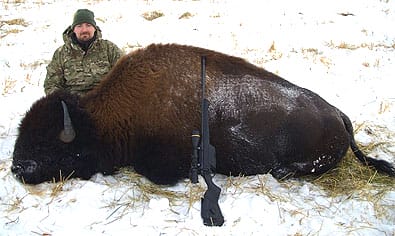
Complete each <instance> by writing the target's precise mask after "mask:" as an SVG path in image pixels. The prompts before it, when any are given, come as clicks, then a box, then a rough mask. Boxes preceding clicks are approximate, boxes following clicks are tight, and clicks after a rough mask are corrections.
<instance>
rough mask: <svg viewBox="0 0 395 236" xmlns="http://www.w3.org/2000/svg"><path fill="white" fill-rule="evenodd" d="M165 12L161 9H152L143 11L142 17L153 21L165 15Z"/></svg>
mask: <svg viewBox="0 0 395 236" xmlns="http://www.w3.org/2000/svg"><path fill="white" fill-rule="evenodd" d="M164 15H165V14H164V13H163V12H161V11H151V12H145V13H143V15H142V17H143V18H144V19H146V20H148V21H153V20H155V19H157V18H159V17H162V16H164Z"/></svg>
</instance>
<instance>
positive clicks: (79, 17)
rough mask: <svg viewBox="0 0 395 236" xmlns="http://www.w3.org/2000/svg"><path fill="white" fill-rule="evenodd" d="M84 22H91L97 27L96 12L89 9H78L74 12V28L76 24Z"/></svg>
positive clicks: (72, 26)
mask: <svg viewBox="0 0 395 236" xmlns="http://www.w3.org/2000/svg"><path fill="white" fill-rule="evenodd" d="M82 23H89V24H91V25H93V26H94V27H95V28H96V21H95V14H94V13H93V12H92V11H90V10H88V9H78V10H77V11H76V12H75V13H74V19H73V24H72V25H71V28H72V29H74V27H75V26H76V25H78V24H82Z"/></svg>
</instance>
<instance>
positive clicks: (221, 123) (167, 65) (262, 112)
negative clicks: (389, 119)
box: [11, 44, 395, 184]
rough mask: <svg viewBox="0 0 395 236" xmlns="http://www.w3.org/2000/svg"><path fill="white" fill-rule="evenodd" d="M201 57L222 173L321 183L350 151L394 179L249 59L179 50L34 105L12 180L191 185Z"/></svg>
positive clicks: (161, 48)
mask: <svg viewBox="0 0 395 236" xmlns="http://www.w3.org/2000/svg"><path fill="white" fill-rule="evenodd" d="M203 55H204V56H206V58H207V65H206V69H207V72H206V73H207V85H206V89H207V90H206V95H207V98H208V100H209V101H210V107H209V120H210V121H209V125H210V134H211V143H212V145H213V146H215V148H216V153H217V172H218V173H221V174H225V175H255V174H263V173H268V172H270V173H271V174H272V175H273V176H275V177H276V178H284V177H286V176H302V175H309V174H321V173H323V172H326V171H328V170H329V169H331V168H333V167H334V166H335V165H336V164H337V163H338V162H339V161H340V160H341V158H342V157H344V155H345V153H346V152H347V150H348V148H349V147H351V149H352V150H353V151H354V153H355V155H356V156H357V157H358V159H360V160H361V161H362V162H363V163H365V164H368V165H373V166H375V167H376V168H377V169H379V170H382V171H384V172H386V173H388V174H390V175H394V173H395V171H394V168H393V167H392V166H391V165H390V164H389V163H387V162H385V161H380V160H376V159H373V158H370V157H367V156H365V155H364V154H363V153H362V152H361V151H360V150H359V149H358V147H357V146H356V144H355V140H354V137H353V130H352V125H351V122H350V120H349V118H348V117H347V116H346V115H345V114H344V113H342V112H341V111H340V110H339V109H337V108H336V107H334V106H332V105H330V104H329V103H328V102H326V101H325V100H324V99H322V98H321V97H320V96H318V95H317V94H315V93H313V92H311V91H309V90H307V89H304V88H301V87H298V86H296V85H294V84H292V83H290V82H288V81H286V80H284V79H282V78H280V77H279V76H277V75H275V74H273V73H270V72H268V71H266V70H264V69H262V68H259V67H257V66H254V65H252V64H250V63H248V62H246V61H245V60H243V59H241V58H237V57H232V56H229V55H225V54H222V53H219V52H216V51H212V50H207V49H203V48H198V47H192V46H183V45H176V44H167V45H161V44H156V45H150V46H148V47H146V48H144V49H139V50H136V51H134V52H132V53H130V54H128V55H125V56H124V57H123V58H121V59H120V60H119V61H118V63H117V64H116V65H115V67H114V68H113V69H112V70H111V71H110V72H109V73H108V75H107V76H106V77H105V78H104V79H103V80H102V82H101V83H100V84H99V85H98V86H97V87H96V88H95V89H94V90H92V91H91V92H89V93H88V94H87V95H86V96H84V97H81V98H80V97H76V96H73V95H71V94H70V93H68V92H65V91H58V92H55V93H53V94H50V95H48V96H46V97H43V98H41V99H40V100H38V101H36V102H35V103H34V104H33V106H32V107H31V109H30V110H29V111H28V112H27V113H26V116H25V117H24V119H23V120H22V122H21V124H20V127H19V135H18V137H17V140H16V143H15V149H14V153H13V165H12V168H11V169H12V172H13V173H14V174H15V176H17V178H19V179H20V180H22V181H24V182H25V183H30V184H36V183H40V182H43V181H48V180H54V179H55V180H59V179H60V176H61V174H62V175H63V176H68V175H72V176H73V177H80V178H83V179H88V178H90V177H91V176H92V175H93V174H95V173H97V172H102V173H104V174H112V173H113V172H114V171H116V170H118V169H119V168H120V167H123V166H133V168H134V169H135V171H137V172H138V173H140V174H142V175H144V176H146V177H147V178H148V179H149V180H151V181H152V182H154V183H157V184H174V183H175V182H177V181H178V180H180V179H182V178H187V177H188V175H189V169H190V163H191V152H192V145H191V132H192V131H193V130H196V129H199V128H200V102H201V97H200V96H201V91H200V58H201V56H203ZM62 101H63V102H64V103H65V104H66V105H67V108H68V114H69V116H70V118H71V122H72V125H73V127H74V130H75V137H74V138H73V140H72V141H68V142H64V141H62V139H61V138H60V133H61V132H62V130H63V129H64V122H63V119H64V109H63V108H62Z"/></svg>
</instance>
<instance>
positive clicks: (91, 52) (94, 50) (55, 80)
mask: <svg viewBox="0 0 395 236" xmlns="http://www.w3.org/2000/svg"><path fill="white" fill-rule="evenodd" d="M63 40H64V45H63V46H61V47H59V48H58V49H57V50H56V51H55V53H54V55H53V57H52V61H51V62H50V63H49V65H48V66H47V75H46V77H45V81H44V91H45V94H50V93H52V92H54V91H56V90H58V89H65V90H68V91H70V92H71V93H73V94H77V95H80V96H83V95H84V94H86V93H87V92H88V91H89V90H91V89H92V88H93V87H95V86H96V85H97V84H98V83H99V82H100V80H101V79H102V78H103V76H104V75H105V74H106V73H107V72H108V71H109V70H110V69H111V68H112V67H113V66H114V64H115V63H116V61H117V60H118V59H119V58H120V57H121V55H122V54H123V53H122V51H121V50H120V49H119V48H118V47H117V46H116V45H115V44H114V43H112V42H110V41H108V40H104V39H102V34H101V30H100V28H99V27H98V26H97V25H96V22H95V19H94V13H93V12H92V11H90V10H88V9H79V10H77V12H76V13H75V14H74V18H73V24H72V25H71V26H69V27H68V28H67V29H66V30H65V31H64V33H63Z"/></svg>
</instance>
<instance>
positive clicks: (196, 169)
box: [190, 56, 224, 226]
mask: <svg viewBox="0 0 395 236" xmlns="http://www.w3.org/2000/svg"><path fill="white" fill-rule="evenodd" d="M205 80H206V57H205V56H202V57H201V83H202V108H201V109H202V118H201V119H202V120H201V134H200V133H199V131H197V130H194V131H193V132H192V147H193V151H192V162H191V175H190V179H191V182H192V183H194V184H195V183H197V182H198V175H199V174H200V175H201V176H202V177H203V178H204V181H205V182H206V185H207V190H206V192H205V193H204V197H203V198H202V205H201V216H202V218H203V224H204V225H206V226H222V225H223V223H224V217H223V215H222V213H221V209H220V208H219V205H218V199H219V195H220V193H221V188H219V187H218V186H217V185H215V184H214V182H213V177H214V175H215V168H216V157H215V148H214V146H212V145H211V144H210V133H209V125H208V107H209V102H208V100H207V99H206V97H205V84H206V81H205Z"/></svg>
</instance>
